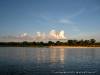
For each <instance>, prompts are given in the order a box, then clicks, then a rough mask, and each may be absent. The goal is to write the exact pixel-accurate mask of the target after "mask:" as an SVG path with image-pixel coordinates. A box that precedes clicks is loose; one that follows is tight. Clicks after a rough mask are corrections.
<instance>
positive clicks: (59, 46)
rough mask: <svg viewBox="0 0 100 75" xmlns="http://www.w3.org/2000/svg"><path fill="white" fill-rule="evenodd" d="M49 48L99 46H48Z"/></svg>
mask: <svg viewBox="0 0 100 75" xmlns="http://www.w3.org/2000/svg"><path fill="white" fill-rule="evenodd" d="M49 48H100V47H84V46H50V47H49Z"/></svg>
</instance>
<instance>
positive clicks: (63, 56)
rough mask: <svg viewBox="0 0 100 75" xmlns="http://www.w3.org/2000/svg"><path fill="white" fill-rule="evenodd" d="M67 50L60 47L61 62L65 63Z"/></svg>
mask: <svg viewBox="0 0 100 75" xmlns="http://www.w3.org/2000/svg"><path fill="white" fill-rule="evenodd" d="M64 51H65V50H64V49H60V61H61V64H64V60H65V52H64Z"/></svg>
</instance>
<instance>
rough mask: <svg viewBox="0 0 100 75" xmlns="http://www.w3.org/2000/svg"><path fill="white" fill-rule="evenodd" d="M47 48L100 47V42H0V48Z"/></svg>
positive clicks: (92, 40) (93, 40) (91, 40)
mask: <svg viewBox="0 0 100 75" xmlns="http://www.w3.org/2000/svg"><path fill="white" fill-rule="evenodd" d="M49 46H88V47H100V42H96V40H95V39H90V40H68V41H66V42H60V41H56V42H52V41H48V42H47V43H45V42H42V41H41V42H35V41H33V42H27V41H23V42H0V47H49Z"/></svg>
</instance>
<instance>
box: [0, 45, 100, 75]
mask: <svg viewBox="0 0 100 75" xmlns="http://www.w3.org/2000/svg"><path fill="white" fill-rule="evenodd" d="M0 75H100V48H79V49H78V48H75V49H74V48H68V49H67V48H66V49H63V48H61V49H60V48H57V49H56V48H55V49H54V48H25V47H1V48H0Z"/></svg>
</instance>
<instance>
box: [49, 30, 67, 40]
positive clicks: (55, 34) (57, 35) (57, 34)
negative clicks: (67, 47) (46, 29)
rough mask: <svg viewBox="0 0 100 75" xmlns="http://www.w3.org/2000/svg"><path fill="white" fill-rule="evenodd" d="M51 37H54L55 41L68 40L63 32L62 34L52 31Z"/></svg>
mask: <svg viewBox="0 0 100 75" xmlns="http://www.w3.org/2000/svg"><path fill="white" fill-rule="evenodd" d="M50 37H52V38H53V39H67V37H66V36H65V34H64V31H63V30H62V31H61V32H60V33H57V32H56V31H55V30H52V31H51V32H50Z"/></svg>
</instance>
